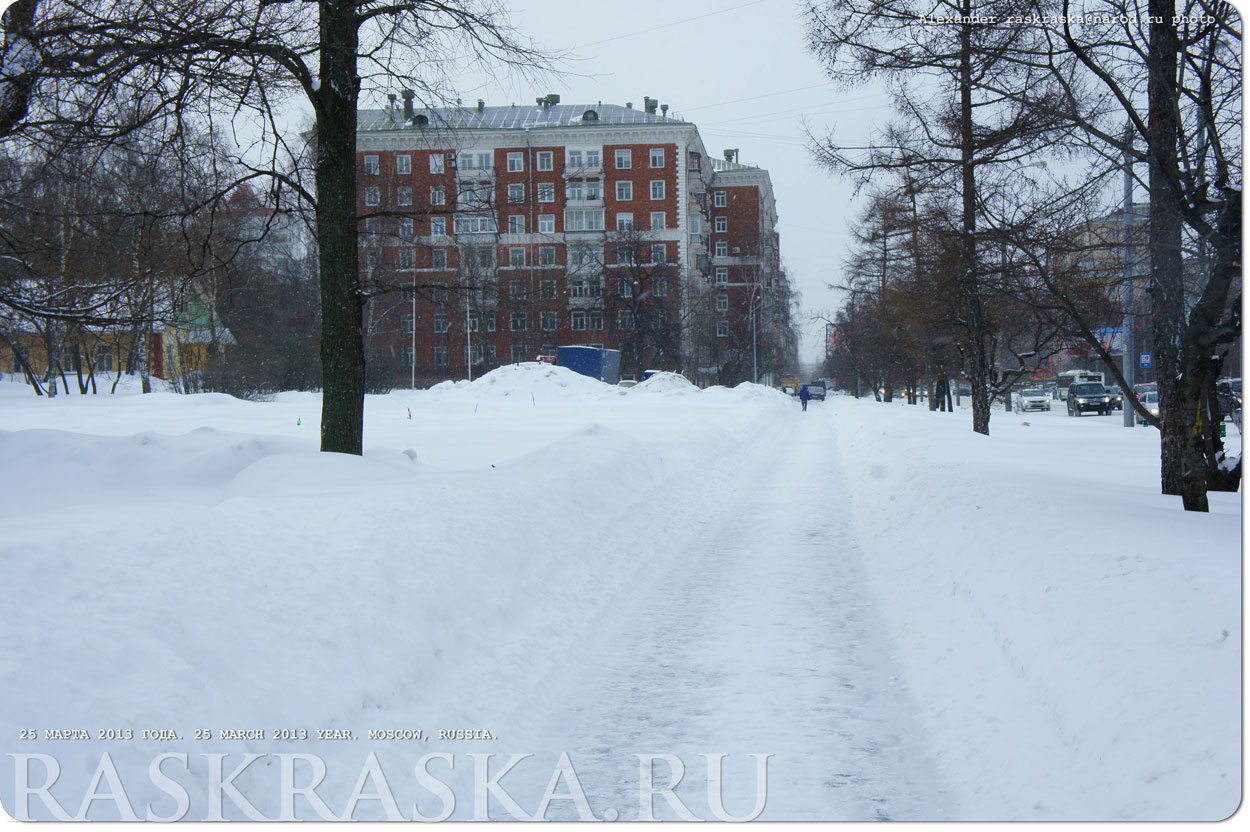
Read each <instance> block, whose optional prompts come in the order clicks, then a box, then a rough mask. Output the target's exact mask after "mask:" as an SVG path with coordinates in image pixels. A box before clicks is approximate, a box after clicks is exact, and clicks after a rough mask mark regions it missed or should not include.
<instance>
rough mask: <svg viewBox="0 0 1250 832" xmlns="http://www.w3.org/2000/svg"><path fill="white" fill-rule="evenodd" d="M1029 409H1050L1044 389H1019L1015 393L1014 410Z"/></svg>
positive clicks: (1021, 411) (1022, 411)
mask: <svg viewBox="0 0 1250 832" xmlns="http://www.w3.org/2000/svg"><path fill="white" fill-rule="evenodd" d="M1030 410H1050V396H1048V395H1046V391H1045V390H1041V389H1029V390H1021V391H1020V392H1019V393H1018V394H1016V412H1017V413H1027V412H1028V411H1030Z"/></svg>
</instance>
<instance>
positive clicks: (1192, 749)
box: [0, 365, 1241, 819]
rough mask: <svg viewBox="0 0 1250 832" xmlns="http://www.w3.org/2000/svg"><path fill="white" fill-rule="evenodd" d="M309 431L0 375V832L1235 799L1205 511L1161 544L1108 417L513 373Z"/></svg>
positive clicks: (255, 410) (1232, 549)
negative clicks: (679, 771) (668, 788)
mask: <svg viewBox="0 0 1250 832" xmlns="http://www.w3.org/2000/svg"><path fill="white" fill-rule="evenodd" d="M319 411H320V406H319V399H318V397H317V396H315V395H311V394H302V393H288V394H282V395H280V396H278V397H276V398H275V399H274V400H273V401H269V402H242V401H238V400H235V399H232V398H230V397H227V396H220V395H200V396H178V395H175V394H171V393H156V394H152V395H148V396H140V395H136V394H134V393H133V391H129V390H128V391H126V392H125V393H119V394H118V395H116V396H108V395H99V396H77V395H71V396H58V397H56V398H55V399H52V400H46V399H40V398H36V397H34V396H33V395H32V394H31V393H30V391H29V389H28V388H25V387H22V386H20V385H18V384H14V383H11V382H0V483H2V484H0V586H4V587H5V589H6V590H7V591H6V593H5V603H4V604H3V605H0V632H4V633H5V634H6V636H7V638H5V639H4V641H3V646H0V701H2V702H3V705H4V706H3V708H0V737H2V738H3V741H2V742H0V746H3V747H2V748H0V751H2V752H4V754H5V756H3V757H0V801H2V802H3V804H4V807H5V808H6V809H7V810H8V811H9V812H10V813H13V812H14V811H15V800H16V798H17V796H18V795H17V794H15V790H16V789H17V788H18V784H20V783H22V782H24V783H25V784H26V785H27V786H28V791H29V794H28V795H26V796H24V799H23V800H22V801H20V802H22V803H24V804H25V805H24V806H22V807H17V808H18V809H19V813H23V814H24V812H25V811H28V812H29V814H30V815H31V816H34V817H47V816H55V815H56V814H57V810H61V809H63V812H64V814H65V815H68V816H77V815H83V814H85V816H87V817H91V818H101V819H108V818H117V817H119V816H121V817H126V816H127V813H128V812H130V811H133V812H134V813H135V814H136V815H137V816H138V817H141V818H142V817H147V816H149V813H150V814H151V815H153V816H178V815H179V814H180V812H181V813H182V814H183V816H185V817H186V818H188V819H203V818H212V817H216V816H217V815H216V805H215V804H217V805H220V811H221V815H222V816H224V817H227V818H230V817H235V818H243V817H247V816H249V814H250V813H252V812H253V811H254V812H255V813H257V814H258V815H263V816H265V817H269V818H278V817H284V816H287V815H288V814H289V813H291V812H293V814H294V815H296V816H299V817H305V818H312V819H316V818H319V817H327V818H328V817H331V816H339V815H341V814H343V813H344V812H345V811H350V812H351V813H352V814H353V816H355V817H358V818H369V817H387V816H388V815H389V816H400V817H405V818H410V817H413V816H414V814H418V813H419V814H420V815H423V816H427V817H430V816H439V815H441V814H443V813H445V812H449V813H450V816H451V817H453V818H469V817H475V816H476V817H485V816H489V817H496V818H500V817H502V818H507V817H519V816H523V815H531V814H534V813H536V812H537V811H538V810H540V809H542V810H543V813H544V814H545V815H546V816H547V817H551V818H563V817H569V818H577V817H589V815H590V814H592V813H593V815H594V816H596V817H608V818H615V817H618V816H619V817H620V818H622V819H628V818H635V817H639V816H640V815H641V816H647V814H648V813H649V812H651V811H653V812H654V815H655V816H656V817H684V816H685V814H684V813H687V812H688V813H690V814H693V815H694V816H697V817H700V818H707V819H716V818H718V817H724V816H727V815H728V816H735V817H742V816H750V815H753V814H756V813H759V816H760V817H761V818H763V819H770V818H771V819H858V818H864V819H872V818H896V819H908V818H912V819H916V818H1020V819H1026V818H1027V819H1056V818H1107V819H1110V818H1219V817H1224V816H1226V815H1228V814H1230V813H1231V812H1232V811H1233V810H1234V808H1235V807H1236V805H1237V803H1238V800H1239V799H1240V784H1241V762H1240V754H1241V748H1240V728H1241V725H1240V719H1241V715H1240V701H1241V700H1240V697H1241V686H1240V660H1241V597H1240V584H1241V562H1240V545H1241V536H1240V535H1241V530H1240V524H1241V506H1240V495H1239V494H1232V495H1222V494H1219V495H1212V503H1213V509H1212V512H1211V513H1210V514H1209V515H1204V516H1198V515H1192V514H1186V513H1184V512H1182V511H1181V510H1180V506H1179V502H1178V501H1177V500H1174V499H1168V498H1164V497H1161V496H1160V495H1158V493H1157V492H1158V486H1157V482H1158V439H1157V434H1156V433H1155V432H1154V430H1153V429H1145V428H1137V429H1133V430H1129V429H1125V428H1123V427H1120V426H1119V425H1120V417H1119V415H1118V414H1117V415H1114V416H1111V417H1085V418H1083V419H1069V418H1067V417H1066V416H1064V415H1063V414H1062V412H1061V411H1052V412H1050V413H1041V414H1038V413H1034V414H1028V415H1025V416H1021V415H1014V414H1005V413H997V412H996V413H995V414H994V417H993V421H992V423H991V430H992V431H993V436H992V437H991V438H988V439H987V438H985V437H980V436H976V435H974V434H972V432H971V430H970V429H969V418H968V416H967V414H966V412H965V413H957V414H934V413H929V412H927V411H925V410H924V409H923V408H922V407H908V406H906V405H901V404H893V405H885V404H879V403H875V402H870V401H854V400H852V399H848V398H845V397H833V398H831V399H830V400H829V401H826V402H815V403H813V404H812V405H811V408H810V410H809V412H808V413H806V414H804V413H801V412H800V411H799V408H798V405H797V403H796V402H794V401H793V400H791V399H789V398H787V397H785V396H782V395H781V394H779V393H777V392H775V391H772V390H767V389H764V388H761V387H756V386H753V385H743V386H741V387H739V388H736V389H734V390H726V389H724V388H712V389H709V390H704V391H700V390H698V389H696V388H694V387H692V386H689V385H686V384H684V383H682V382H681V381H680V380H679V379H672V378H667V379H658V380H654V381H653V382H649V383H644V384H641V385H638V386H637V387H635V388H631V389H629V390H623V389H617V388H614V387H609V386H607V385H602V384H599V383H598V382H594V381H591V380H588V379H585V378H583V377H580V376H576V375H574V374H572V373H569V372H568V371H566V370H563V369H560V368H553V367H544V366H538V365H517V366H511V367H505V368H502V369H500V370H497V371H495V372H493V373H491V374H488V375H487V376H485V377H483V378H481V379H478V380H475V381H474V382H472V383H465V382H458V383H454V384H453V383H445V384H443V385H439V386H438V387H435V388H433V389H431V390H428V391H417V392H396V393H392V394H390V395H387V396H375V397H373V396H371V397H369V398H368V400H367V402H366V412H365V425H366V428H365V448H366V451H365V455H364V457H363V458H353V457H344V456H340V455H331V454H319V453H317V452H316V448H317V430H318V427H317V426H318V424H319V421H320V412H319ZM1230 433H1232V434H1233V435H1232V436H1230V438H1229V442H1230V445H1231V446H1232V448H1233V449H1234V450H1239V449H1240V440H1239V437H1238V436H1237V435H1236V433H1237V432H1236V430H1235V429H1231V430H1230ZM77 730H82V731H86V732H87V733H88V734H89V738H88V739H53V738H51V736H50V735H49V734H48V733H47V732H49V731H53V732H56V731H70V732H72V731H77ZM223 730H225V731H229V730H239V731H252V732H256V731H263V732H264V738H263V739H257V738H243V739H231V738H228V736H227V737H223V736H222V734H221V732H222V731H223ZM453 730H461V731H466V732H478V733H470V734H469V735H468V738H463V739H460V738H457V739H452V738H445V739H440V737H439V732H440V731H453ZM26 731H31V732H34V735H35V737H36V738H35V739H23V734H24V732H26ZM110 731H117V732H120V736H121V737H122V738H121V739H110V738H108V737H109V734H108V733H107V732H110ZM128 731H129V732H131V734H132V736H130V738H126V732H128ZM144 731H148V732H151V733H149V734H148V735H146V736H145V735H144V733H143V732H144ZM279 731H292V732H294V734H293V736H294V739H277V738H275V732H279ZM319 731H325V732H330V733H328V734H327V735H326V736H324V737H321V736H319V735H318V732H319ZM370 731H394V732H398V735H397V736H387V737H386V738H376V739H369V738H368V734H369V732H370ZM415 731H421V732H422V735H421V737H420V738H416V737H415V734H413V733H412V732H415ZM483 731H488V732H489V738H487V737H486V735H484V734H482V733H481V732H483ZM101 732H104V735H103V736H101ZM202 732H207V736H204V735H203V733H202ZM301 732H307V736H306V737H303V735H302V734H301ZM334 732H338V735H339V736H346V734H345V733H344V732H351V734H352V738H350V739H334V738H331V737H332V736H333V735H334ZM403 732H409V733H408V734H405V733H403ZM175 735H176V736H175ZM52 736H55V735H52ZM252 736H253V737H254V735H252ZM106 753H107V756H105V755H106ZM179 753H183V754H185V755H187V756H186V757H185V758H178V757H176V756H175V757H173V758H171V759H166V760H164V761H163V762H162V761H161V760H160V759H159V758H160V755H162V754H175V755H176V754H179ZM249 753H250V754H252V755H260V756H256V757H255V759H254V762H250V763H248V760H249V759H251V758H249V757H247V756H245V755H247V754H249ZM13 754H17V755H23V754H25V755H45V756H43V757H37V758H29V759H28V758H26V757H21V756H18V757H14V756H9V755H13ZM371 754H372V755H374V756H371ZM432 754H441V755H444V756H442V757H438V758H431V757H429V756H428V755H432ZM514 754H516V755H522V754H530V755H532V756H531V757H527V758H523V759H517V758H514V757H511V756H510V755H514ZM562 754H563V755H564V756H563V757H562V756H561V755H562ZM283 755H285V756H283ZM298 755H306V756H304V757H299V756H298ZM639 755H640V756H639ZM717 755H725V756H724V757H723V758H721V757H718V756H717ZM765 755H771V756H768V757H765ZM514 759H515V760H516V763H515V765H514V767H513V768H511V770H507V767H508V764H509V763H510V762H512V761H513V760H514ZM154 760H156V763H158V764H159V765H160V768H159V769H158V770H156V771H151V770H150V769H149V767H150V766H151V765H153V764H154V763H153V761H154ZM375 761H376V763H375ZM764 761H766V779H765V782H766V790H767V800H766V802H765V803H764V804H763V806H762V808H761V807H760V806H759V805H757V796H758V795H759V791H760V790H759V789H758V788H757V765H760V764H763V763H764ZM244 763H248V765H247V767H246V768H245V769H244V770H243V771H242V773H241V774H239V775H238V776H237V777H235V778H234V779H233V780H232V779H231V774H232V772H234V771H235V770H236V769H238V768H239V767H240V766H242V765H243V764H244ZM110 765H111V766H113V767H115V769H116V776H115V777H114V776H113V772H112V770H111V768H110ZM320 765H324V770H325V774H324V778H323V779H322V780H320V781H318V777H317V775H318V773H319V766H320ZM49 766H55V767H57V768H59V777H58V779H57V780H56V782H55V785H51V786H49V787H48V788H47V789H46V790H42V791H41V787H43V786H44V785H45V784H46V783H47V782H48V779H49V772H48V767H49ZM375 766H376V767H375ZM640 766H642V767H644V768H645V770H646V771H647V772H648V773H649V775H650V776H649V777H647V778H645V779H647V780H648V781H651V782H653V784H654V786H653V788H654V789H655V790H656V791H657V792H658V793H657V794H656V795H655V796H654V798H653V799H652V798H649V797H646V794H647V793H646V791H645V790H644V789H643V788H642V787H641V785H640V780H641V779H643V778H642V775H641V773H640ZM674 767H680V768H684V771H685V777H684V779H683V780H682V781H681V782H680V784H679V785H677V786H675V788H674V795H675V797H672V796H668V795H665V794H663V793H662V792H663V787H664V786H665V785H667V784H668V783H669V782H670V777H671V776H672V775H673V769H674ZM15 769H20V770H15ZM414 769H415V770H414ZM214 770H215V771H214ZM505 770H507V774H506V775H505V776H502V777H500V773H501V772H504V771H505ZM717 770H721V771H723V777H722V779H721V780H720V787H719V788H716V784H717V778H716V776H714V774H715V772H716V771H717ZM19 774H20V775H21V776H19V777H17V780H16V781H15V776H17V775H19ZM214 778H216V779H214ZM491 778H499V779H498V780H497V784H498V785H497V786H496V785H495V782H496V781H492V780H491ZM557 778H558V782H556V780H557ZM223 781H224V785H222V783H223ZM709 783H710V784H711V785H709ZM444 784H445V785H444ZM305 786H307V787H308V788H307V789H306V790H303V791H301V789H302V788H303V787H305ZM313 786H315V789H314V788H313ZM236 787H237V791H236ZM123 792H124V797H122V793H123ZM583 792H584V795H585V802H582V800H581V799H580V798H581V795H582V793H583ZM92 794H94V795H96V799H94V800H91V801H90V802H88V801H87V798H89V797H90V796H91V795H92ZM183 794H185V795H186V805H185V807H183V806H180V805H179V801H178V799H177V798H179V797H181V795H183ZM392 795H393V799H391V797H392ZM544 795H546V798H544ZM566 795H567V796H566ZM640 795H641V796H642V798H640ZM214 796H216V799H214ZM49 797H50V798H52V799H53V800H49V799H47V798H49ZM452 798H454V806H452V805H451V804H452V802H453V800H452ZM414 804H415V805H414ZM652 806H654V808H653V809H652V808H651V807H652ZM84 810H85V811H84Z"/></svg>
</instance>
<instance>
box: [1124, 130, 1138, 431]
mask: <svg viewBox="0 0 1250 832" xmlns="http://www.w3.org/2000/svg"><path fill="white" fill-rule="evenodd" d="M1132 150H1133V125H1132V124H1131V123H1130V124H1128V125H1125V127H1124V245H1123V248H1122V251H1121V253H1120V256H1121V260H1122V265H1123V268H1124V292H1123V302H1124V319H1123V322H1122V323H1121V324H1120V326H1121V327H1122V328H1123V333H1122V338H1121V340H1122V341H1123V344H1124V346H1123V350H1124V352H1123V355H1121V356H1120V369H1121V371H1122V372H1123V374H1124V383H1125V384H1126V385H1128V389H1127V390H1122V391H1121V397H1122V399H1123V401H1124V405H1123V407H1124V427H1126V428H1131V427H1133V423H1134V422H1135V421H1136V417H1135V411H1134V410H1133V408H1132V407H1131V406H1130V404H1129V397H1130V396H1132V395H1133V384H1134V379H1135V376H1136V369H1137V364H1136V361H1137V343H1136V340H1137V339H1135V338H1134V337H1133V323H1134V318H1135V316H1134V315H1133V154H1132Z"/></svg>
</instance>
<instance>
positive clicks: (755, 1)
mask: <svg viewBox="0 0 1250 832" xmlns="http://www.w3.org/2000/svg"><path fill="white" fill-rule="evenodd" d="M763 2H764V0H752V2H750V3H743V4H742V5H741V6H731V7H730V8H728V9H718V10H716V11H714V12H708V13H707V14H700V15H695V16H694V17H687V18H683V19H682V20H674V21H673V22H672V23H661V24H660V25H659V26H652V27H651V28H650V29H639V30H638V31H637V32H626V33H625V34H623V35H616V36H615V37H610V38H604V39H603V40H596V41H592V42H591V43H584V44H582V46H598V45H599V44H601V43H611V42H612V41H614V40H624V39H625V38H632V37H637V36H638V35H645V34H647V33H648V32H658V31H659V30H660V29H668V28H670V27H673V26H680V25H681V24H683V23H690V22H691V21H694V20H703V19H704V18H705V17H713V16H715V15H718V14H726V13H728V12H736V11H738V9H745V8H747V7H748V6H758V5H759V4H760V3H763Z"/></svg>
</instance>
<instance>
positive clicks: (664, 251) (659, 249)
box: [650, 243, 668, 266]
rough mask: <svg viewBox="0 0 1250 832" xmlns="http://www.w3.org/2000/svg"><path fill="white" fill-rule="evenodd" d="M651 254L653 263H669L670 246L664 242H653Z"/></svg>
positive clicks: (657, 264)
mask: <svg viewBox="0 0 1250 832" xmlns="http://www.w3.org/2000/svg"><path fill="white" fill-rule="evenodd" d="M650 254H651V264H652V265H654V266H663V265H664V264H666V263H668V246H666V245H664V244H663V243H652V244H651V251H650ZM657 255H658V257H657Z"/></svg>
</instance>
